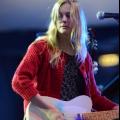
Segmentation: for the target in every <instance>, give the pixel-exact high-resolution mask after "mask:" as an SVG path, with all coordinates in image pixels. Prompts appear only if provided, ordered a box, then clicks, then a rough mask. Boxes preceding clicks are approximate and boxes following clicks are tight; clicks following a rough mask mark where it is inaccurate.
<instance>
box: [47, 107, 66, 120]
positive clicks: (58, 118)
mask: <svg viewBox="0 0 120 120" xmlns="http://www.w3.org/2000/svg"><path fill="white" fill-rule="evenodd" d="M46 115H47V117H48V119H49V120H64V115H63V114H62V113H61V112H60V111H59V110H58V109H56V108H54V107H52V108H50V109H48V110H47V112H46Z"/></svg>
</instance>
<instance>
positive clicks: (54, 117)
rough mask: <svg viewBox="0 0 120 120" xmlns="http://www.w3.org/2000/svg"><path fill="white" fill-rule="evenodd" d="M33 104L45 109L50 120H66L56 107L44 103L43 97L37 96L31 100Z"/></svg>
mask: <svg viewBox="0 0 120 120" xmlns="http://www.w3.org/2000/svg"><path fill="white" fill-rule="evenodd" d="M31 102H32V103H33V104H35V105H36V106H38V107H40V108H41V109H44V111H45V114H46V116H47V117H48V119H49V120H64V115H63V114H62V113H61V112H60V111H59V110H58V109H57V108H55V106H53V105H51V104H49V103H48V102H47V101H44V100H43V99H42V97H41V96H40V95H39V94H37V95H36V96H34V97H33V98H32V99H31Z"/></svg>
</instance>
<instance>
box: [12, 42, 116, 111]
mask: <svg viewBox="0 0 120 120" xmlns="http://www.w3.org/2000/svg"><path fill="white" fill-rule="evenodd" d="M60 58H61V60H60V61H59V63H58V65H57V66H55V67H52V66H51V64H50V63H49V60H50V54H49V50H48V44H47V42H46V41H45V40H38V41H35V42H33V43H32V44H31V45H30V46H29V47H28V50H27V52H26V54H25V56H24V58H23V59H22V61H21V63H20V65H19V66H18V68H17V70H16V72H15V74H14V76H13V79H12V88H13V90H14V91H15V92H17V93H18V94H19V95H20V96H21V97H22V98H23V99H24V108H25V109H26V106H27V104H28V103H29V101H30V99H31V98H32V97H33V96H35V95H36V94H37V93H39V94H40V95H44V96H51V97H55V98H58V99H60V88H61V82H62V80H63V74H64V73H63V72H64V65H65V63H66V61H67V58H68V55H67V54H66V53H62V54H61V56H60ZM79 70H80V72H81V73H82V75H83V78H84V80H85V84H86V86H85V88H86V90H85V91H84V93H85V94H86V95H89V96H90V97H91V98H92V102H93V107H94V109H96V110H109V109H112V108H113V107H114V106H115V105H116V104H115V103H113V102H111V101H110V100H108V99H107V98H106V97H103V96H101V94H100V92H99V90H98V89H97V87H96V82H95V79H94V74H93V70H92V60H91V57H90V55H89V54H88V55H87V57H86V59H85V62H84V63H82V64H81V65H80V66H79Z"/></svg>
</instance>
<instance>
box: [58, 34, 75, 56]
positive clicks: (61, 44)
mask: <svg viewBox="0 0 120 120" xmlns="http://www.w3.org/2000/svg"><path fill="white" fill-rule="evenodd" d="M57 46H58V48H59V49H60V50H61V51H63V52H65V53H67V54H69V55H72V56H73V55H75V48H74V46H73V45H72V44H71V42H70V35H60V34H59V35H58V40H57Z"/></svg>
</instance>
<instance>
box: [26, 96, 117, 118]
mask: <svg viewBox="0 0 120 120" xmlns="http://www.w3.org/2000/svg"><path fill="white" fill-rule="evenodd" d="M42 99H43V100H44V101H47V102H48V103H50V104H52V105H54V106H55V107H56V108H58V109H59V111H60V112H61V113H64V118H65V120H113V119H116V118H118V117H119V114H118V111H115V110H114V111H102V112H91V109H92V101H91V99H90V98H89V97H88V96H85V95H82V96H78V97H76V98H74V99H72V100H70V101H62V100H58V99H56V98H51V97H47V96H42ZM105 114H106V115H107V119H102V118H101V119H100V116H101V117H103V116H105ZM97 115H98V116H99V117H97ZM111 115H112V116H111ZM96 117H97V119H95V118H96ZM24 118H25V120H49V118H48V116H47V111H46V110H45V109H41V108H39V107H38V106H36V105H34V104H33V103H31V102H30V103H29V104H28V107H27V109H26V113H25V116H24ZM109 118H110V119H109Z"/></svg>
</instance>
